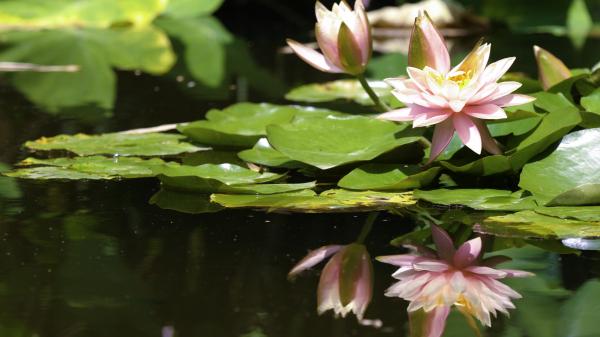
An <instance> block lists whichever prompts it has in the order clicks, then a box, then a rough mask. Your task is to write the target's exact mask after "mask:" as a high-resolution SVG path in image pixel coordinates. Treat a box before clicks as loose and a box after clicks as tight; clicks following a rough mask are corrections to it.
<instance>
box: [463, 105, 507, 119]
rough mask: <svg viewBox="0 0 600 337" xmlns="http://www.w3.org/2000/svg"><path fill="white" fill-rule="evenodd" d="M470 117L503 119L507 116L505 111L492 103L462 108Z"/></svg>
mask: <svg viewBox="0 0 600 337" xmlns="http://www.w3.org/2000/svg"><path fill="white" fill-rule="evenodd" d="M463 112H464V113H466V114H467V115H469V116H471V117H475V118H481V119H504V118H507V116H506V112H504V110H502V108H500V107H499V106H497V105H494V104H482V105H469V106H466V107H465V108H464V110H463Z"/></svg>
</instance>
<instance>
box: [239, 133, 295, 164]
mask: <svg viewBox="0 0 600 337" xmlns="http://www.w3.org/2000/svg"><path fill="white" fill-rule="evenodd" d="M238 156H239V157H240V158H241V159H243V160H245V161H247V162H250V163H255V164H259V165H265V166H271V167H287V168H298V167H302V166H304V164H302V163H299V162H297V161H293V160H291V159H290V158H289V157H286V156H285V155H284V154H282V153H281V152H279V151H277V150H275V149H274V148H272V147H271V144H269V141H268V140H267V139H266V138H261V139H259V140H258V142H256V144H254V147H252V148H251V149H248V150H244V151H241V152H239V153H238Z"/></svg>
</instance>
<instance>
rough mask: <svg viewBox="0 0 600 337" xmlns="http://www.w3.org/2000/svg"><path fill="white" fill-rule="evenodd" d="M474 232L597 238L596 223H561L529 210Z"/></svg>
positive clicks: (497, 218)
mask: <svg viewBox="0 0 600 337" xmlns="http://www.w3.org/2000/svg"><path fill="white" fill-rule="evenodd" d="M474 230H475V231H476V232H479V233H482V234H492V235H497V236H503V237H519V238H542V239H566V238H595V237H599V236H600V222H599V221H581V220H575V219H561V218H557V217H553V216H548V215H544V214H540V213H537V212H535V211H532V210H528V211H521V212H517V213H514V214H508V215H501V216H492V217H488V218H486V219H485V220H484V221H483V222H482V223H481V224H480V225H477V226H475V227H474Z"/></svg>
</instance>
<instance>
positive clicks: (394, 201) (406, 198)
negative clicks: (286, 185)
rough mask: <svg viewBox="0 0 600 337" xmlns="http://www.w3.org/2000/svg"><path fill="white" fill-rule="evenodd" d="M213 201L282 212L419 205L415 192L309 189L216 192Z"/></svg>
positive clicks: (234, 206)
mask: <svg viewBox="0 0 600 337" xmlns="http://www.w3.org/2000/svg"><path fill="white" fill-rule="evenodd" d="M211 200H212V201H213V202H216V203H218V204H220V205H222V206H224V207H227V208H260V209H265V210H268V211H279V212H305V213H325V212H366V211H373V210H386V209H390V208H403V207H408V206H411V205H414V204H415V202H416V201H415V199H414V198H413V196H412V193H411V192H404V193H386V192H373V191H362V192H356V191H348V190H341V189H333V190H327V191H325V192H322V193H321V194H319V195H317V194H315V193H314V192H313V191H310V190H306V191H301V192H295V193H282V194H274V195H231V194H213V195H212V196H211Z"/></svg>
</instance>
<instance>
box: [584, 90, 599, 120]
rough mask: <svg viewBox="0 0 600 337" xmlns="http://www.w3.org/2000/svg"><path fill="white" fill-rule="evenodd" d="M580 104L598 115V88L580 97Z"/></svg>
mask: <svg viewBox="0 0 600 337" xmlns="http://www.w3.org/2000/svg"><path fill="white" fill-rule="evenodd" d="M581 106H582V107H583V108H584V109H585V110H586V111H588V112H593V113H595V114H598V115H600V88H598V89H596V90H594V92H592V93H591V94H589V95H587V96H585V97H582V98H581Z"/></svg>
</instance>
